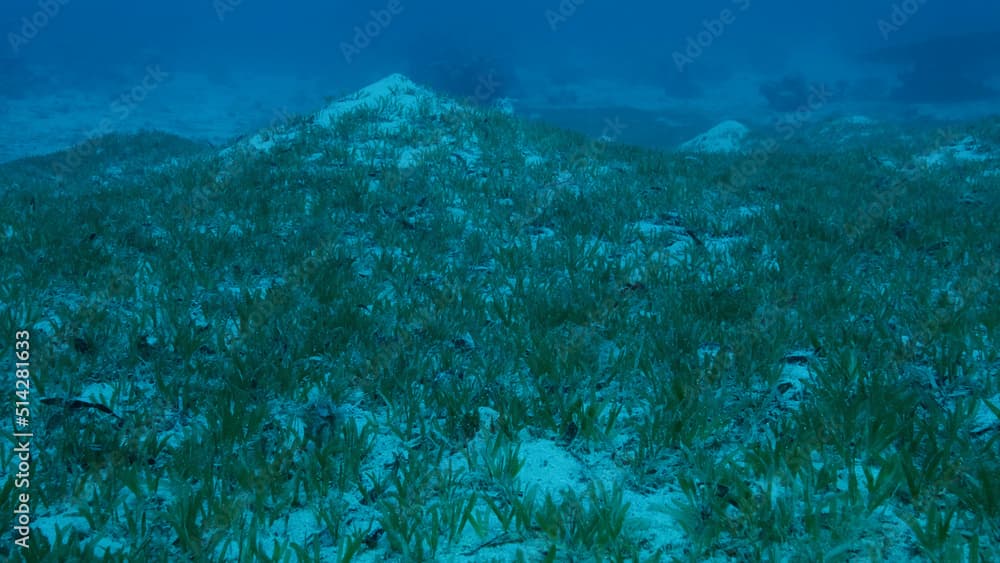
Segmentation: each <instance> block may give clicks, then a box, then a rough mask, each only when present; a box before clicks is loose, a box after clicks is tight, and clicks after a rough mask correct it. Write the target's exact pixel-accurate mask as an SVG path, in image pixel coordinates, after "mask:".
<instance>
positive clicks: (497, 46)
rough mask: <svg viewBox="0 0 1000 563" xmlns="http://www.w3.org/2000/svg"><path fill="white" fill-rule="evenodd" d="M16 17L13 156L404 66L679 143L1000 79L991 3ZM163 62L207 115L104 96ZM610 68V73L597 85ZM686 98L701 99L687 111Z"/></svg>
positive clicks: (282, 101)
mask: <svg viewBox="0 0 1000 563" xmlns="http://www.w3.org/2000/svg"><path fill="white" fill-rule="evenodd" d="M0 32H2V33H3V41H2V44H0V131H5V132H6V133H4V134H2V135H0V146H3V145H6V146H4V148H3V150H0V159H3V160H7V159H9V158H11V157H14V156H22V155H23V153H31V152H34V151H44V150H46V149H55V148H58V146H59V145H65V144H71V143H73V142H74V141H79V140H81V139H82V138H85V137H86V136H87V135H88V134H89V133H91V132H92V130H93V129H94V128H95V127H96V126H97V124H99V123H100V118H101V115H102V112H103V114H108V113H111V114H115V115H116V116H117V117H116V121H115V122H114V124H113V127H114V128H115V129H116V130H117V129H122V130H126V129H136V128H141V127H152V128H163V129H168V130H172V131H173V132H176V133H181V134H188V135H190V136H193V137H199V136H201V137H205V138H208V139H210V140H215V141H218V140H221V139H222V138H225V137H226V136H228V135H236V134H240V133H246V132H248V131H247V130H248V129H253V128H254V127H256V126H259V125H262V124H265V123H266V122H267V121H268V120H269V118H270V117H271V116H272V115H273V114H274V113H275V112H276V111H278V110H279V109H280V110H281V111H293V112H305V111H312V110H314V109H316V108H317V107H319V106H321V105H322V103H323V99H324V98H325V97H327V96H335V95H342V94H344V93H347V92H351V91H354V90H356V89H358V88H360V87H362V86H364V85H366V84H369V83H371V82H373V81H375V80H378V79H380V78H382V77H384V76H385V75H387V74H389V73H391V72H402V73H404V74H406V75H408V76H410V77H411V78H413V79H415V80H417V81H420V82H423V83H426V84H428V85H430V86H432V87H435V88H437V89H439V90H442V91H445V92H447V93H450V94H453V95H456V96H459V97H463V98H466V99H475V100H476V101H483V102H490V101H492V100H493V99H494V98H499V97H509V98H513V99H515V100H519V101H520V103H519V104H516V105H515V107H516V108H517V109H518V110H519V111H520V112H521V113H523V114H525V115H534V116H536V117H540V118H542V119H547V120H550V121H552V122H555V123H558V124H560V125H566V126H569V127H574V128H577V129H581V130H583V131H585V132H589V133H593V134H596V133H597V132H598V131H597V130H598V128H599V120H594V119H593V118H592V117H591V116H588V111H592V110H593V108H594V107H595V106H605V107H618V108H623V109H622V111H626V112H627V111H629V110H633V109H634V110H637V111H640V112H642V111H650V110H653V111H654V112H656V113H655V115H647V116H646V117H645V118H642V117H638V118H637V121H640V122H641V121H645V122H648V123H662V124H664V125H663V126H656V127H653V128H652V129H649V128H646V129H649V130H646V129H644V128H642V127H632V133H630V134H631V135H634V138H632V139H629V138H626V139H624V140H626V141H629V140H631V141H634V142H640V143H645V144H654V145H655V144H659V145H664V146H670V145H672V144H673V143H675V142H676V141H677V140H678V139H681V138H684V137H685V136H689V133H690V132H693V131H697V130H703V129H704V126H705V125H707V124H711V123H716V122H718V121H720V120H722V119H726V118H740V119H743V120H746V121H754V120H755V119H757V120H766V119H768V118H769V117H768V115H767V114H768V112H788V111H794V110H795V109H796V108H797V107H798V106H800V105H802V104H803V103H808V94H809V92H810V91H811V90H813V89H815V88H816V87H818V86H820V85H821V86H822V87H824V88H826V89H829V90H831V91H833V92H835V104H833V105H828V106H827V109H828V110H829V111H832V112H840V113H845V114H851V113H867V114H872V113H875V114H880V115H881V116H883V117H889V116H896V115H900V116H911V115H913V111H914V110H913V107H914V106H919V107H921V108H922V109H921V111H924V112H931V113H933V110H928V109H927V106H928V105H936V106H947V107H946V108H945V109H942V110H941V112H943V114H945V115H957V116H960V117H965V116H966V114H968V113H972V114H980V115H981V114H983V113H987V114H989V113H994V109H995V107H996V104H995V102H996V99H997V98H998V93H997V92H998V90H997V88H998V87H1000V4H998V3H997V2H993V1H987V0H961V1H959V2H940V1H930V0H905V1H896V2H886V1H870V0H869V1H861V0H851V1H847V2H798V1H795V2H793V1H790V0H782V1H770V2H763V1H761V0H716V1H712V2H676V1H675V2H632V3H611V2H600V1H597V0H563V1H561V2H558V1H556V0H549V1H543V2H536V1H531V2H529V1H526V0H519V1H514V2H502V3H499V2H497V3H474V4H473V3H467V2H443V1H438V2H421V3H416V2H411V1H409V0H392V1H390V0H379V1H356V2H321V1H318V0H310V1H305V0H298V1H290V2H280V3H279V2H264V1H256V0H198V1H194V0H180V1H176V2H169V3H166V2H162V3H136V2H125V1H121V0H117V1H108V2H101V3H94V2H83V1H81V0H33V1H21V0H8V1H7V2H4V4H3V6H2V7H0ZM151 72H152V73H154V74H155V73H157V72H159V73H160V74H161V75H162V76H166V77H167V78H166V79H165V80H168V81H174V82H177V83H180V82H183V81H184V80H189V81H190V80H191V79H192V77H196V76H200V77H204V78H205V79H206V83H205V84H202V83H190V85H189V86H188V87H187V91H190V90H196V91H197V92H198V93H197V94H194V95H195V96H204V98H205V101H204V103H203V106H204V107H205V108H206V110H205V113H204V115H202V114H198V115H195V114H194V113H193V112H192V110H191V109H190V104H189V105H185V104H183V103H177V102H176V100H175V99H172V98H171V97H172V96H174V97H175V96H176V95H177V94H176V93H171V91H170V90H169V89H161V90H160V92H159V93H157V92H155V91H154V90H156V88H155V87H154V88H149V89H147V90H146V91H145V92H142V93H144V94H145V95H144V96H142V98H143V99H142V100H131V99H130V100H126V101H130V102H131V101H135V102H138V103H137V104H136V107H135V109H136V111H134V112H128V115H124V116H123V114H124V112H123V111H120V108H119V110H115V109H114V108H111V107H110V106H109V105H108V104H111V103H113V102H114V101H115V100H116V99H119V98H120V97H121V96H122V95H123V94H125V95H127V94H128V92H130V91H132V90H134V89H136V88H137V87H139V85H141V84H142V83H143V80H147V85H148V74H149V73H151ZM275 76H281V77H286V78H287V79H288V80H287V83H285V82H282V81H281V80H275V79H274V78H273V77H275ZM596 81H603V83H604V84H605V85H607V84H610V85H611V86H610V87H605V89H604V90H603V91H602V93H601V95H600V96H597V97H596V98H595V97H594V96H590V95H589V94H588V92H589V91H590V90H588V88H589V87H588V86H586V84H592V83H594V82H596ZM206 84H207V85H206ZM213 84H214V85H218V89H217V90H216V89H215V88H213V87H212V85H213ZM734 84H739V85H740V87H741V88H743V91H741V92H739V93H737V92H735V90H734ZM160 85H161V84H160V83H157V84H156V85H155V86H160ZM639 90H641V91H642V92H643V93H642V95H641V96H640V95H637V94H636V92H637V91H639ZM233 92H237V93H239V96H236V95H234V94H233ZM89 94H92V95H93V97H94V98H95V99H97V100H98V102H97V105H98V109H96V110H95V108H94V104H95V102H94V101H93V100H91V101H90V102H88V103H89V106H88V103H84V102H83V101H81V100H82V99H83V98H84V97H86V96H87V95H89ZM46 96H54V97H58V98H59V99H60V101H59V102H58V103H53V102H52V100H48V101H47V102H44V103H43V102H42V101H41V100H42V99H43V98H45V97H46ZM219 97H227V98H230V99H232V101H231V103H229V104H228V105H229V106H230V107H229V111H228V112H227V111H220V110H216V109H212V108H214V107H215V106H225V105H227V103H226V102H220V101H218V98H219ZM147 98H148V99H149V100H151V103H149V104H146V105H145V107H144V108H142V111H139V106H140V105H141V104H142V103H144V102H146V100H147ZM237 98H238V99H237ZM33 100H39V101H37V102H33ZM212 100H214V101H212ZM674 100H680V101H682V102H683V103H684V104H686V106H685V109H684V110H683V111H677V112H671V108H674V107H677V104H676V103H674V102H673V101H674ZM78 101H79V103H77V102H78ZM699 104H700V105H699ZM692 107H694V108H696V111H692V110H691V108H692ZM938 109H940V108H938ZM95 111H96V112H97V115H94V116H93V117H88V116H87V113H88V112H89V113H90V114H93V113H95ZM32 112H34V113H35V114H38V116H39V119H37V120H36V119H34V115H33V114H32ZM26 113H27V114H28V115H27V117H26V116H25V114H26ZM80 121H83V124H81V123H80ZM88 122H89V123H91V124H92V125H91V126H90V127H87V126H86V125H85V124H86V123H88ZM671 123H672V124H673V127H671V126H670V124H671ZM15 128H16V129H18V130H20V131H25V134H24V135H21V136H20V137H15V136H14V134H13V133H12V132H11V131H12V129H15ZM46 128H49V129H51V131H48V134H47V130H46ZM26 130H27V131H26ZM46 138H47V139H48V142H42V141H41V139H46ZM26 139H27V140H26ZM30 139H38V141H37V142H35V141H31V140H30ZM15 145H16V146H15Z"/></svg>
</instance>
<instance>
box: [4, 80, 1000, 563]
mask: <svg viewBox="0 0 1000 563" xmlns="http://www.w3.org/2000/svg"><path fill="white" fill-rule="evenodd" d="M612 117H613V115H609V118H612ZM998 155H1000V121H998V120H996V119H984V120H980V121H975V122H963V123H948V124H944V123H923V124H919V125H918V124H910V125H899V124H889V123H879V122H875V121H871V120H851V119H837V118H821V119H819V118H818V119H807V120H803V121H802V122H800V123H797V125H796V127H795V128H792V129H788V130H784V131H779V130H775V129H767V128H756V129H752V130H751V132H750V134H749V136H748V138H747V139H746V145H745V148H744V149H743V150H739V151H735V152H730V153H706V152H697V151H684V150H679V151H655V150H651V149H644V148H637V147H633V146H628V145H624V144H620V143H617V142H615V139H613V138H604V139H598V140H595V139H591V138H587V137H584V136H582V135H579V134H576V133H568V132H566V131H563V130H559V129H556V128H554V127H551V126H547V125H544V124H541V123H538V122H535V121H530V120H524V119H522V118H519V117H517V116H516V115H512V114H510V113H509V112H505V111H502V110H501V109H498V108H494V107H482V106H476V105H472V104H467V103H464V102H463V101H461V100H454V99H449V98H447V97H444V96H441V95H438V94H435V93H434V92H431V91H429V90H426V89H424V88H423V87H420V86H417V85H415V84H413V83H412V82H409V81H408V80H407V79H405V78H403V77H401V76H399V75H393V76H390V77H388V78H386V79H384V80H382V81H380V82H378V83H376V84H373V85H372V86H369V87H368V88H365V89H363V90H361V91H359V92H358V93H356V94H354V95H351V96H348V97H346V98H342V99H338V100H334V101H331V103H330V104H329V105H328V106H327V107H326V108H324V109H322V110H321V111H319V112H317V113H315V114H307V115H297V116H288V117H286V118H283V119H281V120H280V121H278V122H275V123H273V124H272V126H270V127H268V128H266V129H264V130H262V131H260V132H258V133H256V134H254V135H251V136H247V137H245V138H242V139H238V140H236V141H234V142H233V143H231V144H228V145H226V146H223V147H219V146H209V145H207V144H202V143H196V142H193V141H189V140H186V139H183V138H180V137H175V136H172V135H169V134H165V133H160V132H143V133H138V134H134V135H121V134H111V135H107V136H103V137H99V138H94V139H92V140H90V141H88V142H87V143H85V144H84V145H82V146H78V147H74V148H72V149H70V150H68V151H64V152H61V153H55V154H51V155H48V156H42V157H33V158H28V159H23V160H18V161H15V162H11V163H7V164H4V165H2V166H0V239H2V243H0V248H2V250H0V326H2V327H3V333H2V334H3V346H4V352H3V358H4V362H5V368H4V369H5V373H6V372H12V369H13V368H10V369H8V367H7V366H9V365H12V364H13V360H12V359H11V358H13V352H12V349H13V340H12V338H13V336H12V335H13V334H14V333H15V331H29V332H30V342H31V350H32V378H31V380H30V383H31V415H32V428H33V432H34V437H33V439H32V450H31V476H30V491H31V498H32V503H33V506H32V524H31V530H32V532H31V541H32V547H31V549H29V550H20V549H17V548H16V547H15V546H14V545H13V543H12V542H13V538H14V534H15V532H13V531H12V530H11V527H10V526H8V527H5V528H4V530H3V533H4V537H5V539H4V540H3V541H2V542H0V552H2V553H0V554H2V556H3V557H4V558H11V559H23V560H25V561H210V562H212V561H218V562H223V561H227V562H228V561H240V562H243V561H247V562H249V561H280V562H293V561H294V562H304V561H383V560H390V561H503V562H509V561H726V560H742V561H759V560H770V561H848V560H850V561H857V560H894V561H904V560H915V561H996V560H1000V481H998V475H1000V444H998V441H1000V382H998V378H997V374H998V368H1000V357H998V346H997V342H998V339H1000V288H998V274H1000V228H998V227H997V223H996V222H997V218H998V217H1000V160H998ZM12 401H13V400H12ZM11 404H13V402H11ZM4 436H5V439H6V440H5V443H4V444H3V447H0V466H2V468H3V471H5V472H6V473H5V475H4V477H5V478H4V480H3V483H4V484H5V485H4V486H3V489H2V491H0V507H2V512H3V513H4V514H7V515H11V514H13V512H14V510H15V508H16V506H17V504H18V497H17V494H18V492H19V491H18V489H17V488H15V485H14V483H15V479H14V471H15V470H16V469H15V468H16V467H17V456H16V453H15V452H14V449H15V447H16V445H17V444H16V442H15V439H14V438H12V437H11V436H10V434H9V433H5V434H4Z"/></svg>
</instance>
